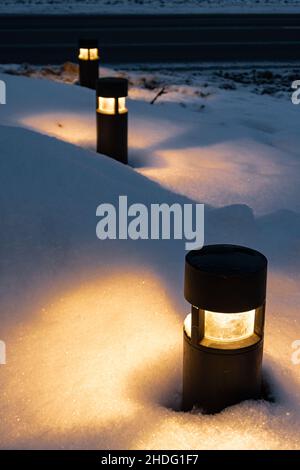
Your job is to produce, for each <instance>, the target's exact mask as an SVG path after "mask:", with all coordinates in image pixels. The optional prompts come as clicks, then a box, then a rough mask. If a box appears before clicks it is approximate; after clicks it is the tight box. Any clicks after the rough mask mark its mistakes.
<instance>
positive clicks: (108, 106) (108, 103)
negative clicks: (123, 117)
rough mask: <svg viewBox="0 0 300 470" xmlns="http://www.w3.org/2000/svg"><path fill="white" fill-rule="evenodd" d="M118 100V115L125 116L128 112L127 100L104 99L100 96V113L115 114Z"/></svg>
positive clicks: (123, 98) (122, 98)
mask: <svg viewBox="0 0 300 470" xmlns="http://www.w3.org/2000/svg"><path fill="white" fill-rule="evenodd" d="M116 99H117V100H118V113H119V114H123V113H126V112H127V109H126V98H125V97H121V98H103V97H102V96H99V104H98V111H100V112H101V113H103V114H115V113H116V101H115V100H116Z"/></svg>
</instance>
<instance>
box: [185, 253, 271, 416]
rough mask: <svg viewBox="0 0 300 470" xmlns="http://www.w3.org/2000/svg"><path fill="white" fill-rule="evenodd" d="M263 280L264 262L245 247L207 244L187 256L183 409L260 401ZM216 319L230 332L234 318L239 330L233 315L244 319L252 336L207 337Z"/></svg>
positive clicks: (209, 410)
mask: <svg viewBox="0 0 300 470" xmlns="http://www.w3.org/2000/svg"><path fill="white" fill-rule="evenodd" d="M266 278H267V260H266V258H265V257H264V256H263V255H262V254H260V253H258V252H257V251H255V250H251V249H249V248H244V247H239V246H234V245H211V246H206V247H203V248H202V249H201V250H195V251H191V252H189V253H188V254H187V256H186V265H185V298H186V300H187V301H188V302H189V303H190V304H191V305H192V309H191V317H190V323H188V325H189V329H187V328H186V327H185V328H184V353H183V403H182V408H183V410H184V411H188V410H191V409H192V408H193V407H196V408H199V409H200V410H201V411H203V412H204V413H217V412H219V411H221V410H222V409H224V408H225V407H227V406H230V405H234V404H236V403H239V402H241V401H243V400H246V399H258V398H260V397H261V382H262V378H261V368H262V356H263V336H264V314H265V299H266ZM216 312H217V313H216ZM219 312H222V313H219ZM215 315H217V318H219V319H220V318H224V319H225V322H226V321H227V319H229V320H230V321H231V322H233V323H230V321H229V323H228V324H227V323H225V324H227V326H228V325H229V327H231V328H234V327H233V326H232V325H234V324H235V323H234V322H235V319H237V323H236V325H238V326H239V327H240V324H239V321H240V320H239V317H237V316H236V315H246V316H247V318H248V317H249V318H252V319H253V332H252V333H251V334H249V335H248V336H245V337H241V338H240V339H236V340H233V341H231V340H230V339H229V340H228V339H227V340H225V339H224V337H223V340H222V339H214V338H212V337H211V336H210V337H206V332H207V330H208V328H209V321H210V322H211V321H212V320H211V319H212V318H213V319H214V318H215ZM220 315H222V317H220ZM223 315H224V316H225V317H223ZM226 315H227V317H226ZM228 315H229V316H228ZM234 315H235V316H234ZM206 320H207V325H206ZM216 325H217V324H215V326H216ZM222 325H223V328H224V323H222V321H221V326H220V327H219V328H220V331H221V330H222ZM249 325H251V323H249V320H248V327H249ZM215 331H217V330H215ZM228 331H229V330H227V332H228ZM225 334H226V330H225Z"/></svg>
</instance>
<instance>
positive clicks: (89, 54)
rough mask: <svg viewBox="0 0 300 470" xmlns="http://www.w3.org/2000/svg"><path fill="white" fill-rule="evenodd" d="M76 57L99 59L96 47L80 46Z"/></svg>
mask: <svg viewBox="0 0 300 470" xmlns="http://www.w3.org/2000/svg"><path fill="white" fill-rule="evenodd" d="M78 59H80V60H98V59H99V51H98V48H92V49H87V48H82V47H81V48H80V49H79V56H78Z"/></svg>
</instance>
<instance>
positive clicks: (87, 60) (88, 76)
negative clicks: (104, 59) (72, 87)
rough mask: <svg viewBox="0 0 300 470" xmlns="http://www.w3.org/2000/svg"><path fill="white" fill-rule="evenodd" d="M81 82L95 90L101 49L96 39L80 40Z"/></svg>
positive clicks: (82, 84)
mask: <svg viewBox="0 0 300 470" xmlns="http://www.w3.org/2000/svg"><path fill="white" fill-rule="evenodd" d="M78 61H79V83H80V85H81V86H85V87H87V88H92V89H94V90H95V88H96V82H97V80H98V78H99V50H98V41H97V40H95V39H81V40H80V41H79V54H78Z"/></svg>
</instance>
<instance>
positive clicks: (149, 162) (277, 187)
mask: <svg viewBox="0 0 300 470" xmlns="http://www.w3.org/2000/svg"><path fill="white" fill-rule="evenodd" d="M148 78H149V76H148ZM206 78H207V77H206ZM0 79H2V80H5V82H6V84H7V105H5V106H1V107H0V124H1V126H0V148H1V155H0V220H1V232H0V249H1V256H0V259H1V283H0V312H1V340H3V341H5V342H6V346H7V364H6V365H5V366H1V367H0V390H1V400H0V416H1V424H0V442H1V447H2V448H69V449H72V448H76V449H77V448H98V449H144V448H146V449H211V448H214V449H229V448H230V449H231V448H234V449H279V448H280V449H287V448H293V449H299V447H300V433H299V431H300V425H299V423H300V411H299V409H300V408H299V404H300V393H299V390H300V389H299V386H300V378H299V377H300V376H299V367H300V366H297V365H295V364H293V363H292V361H291V355H292V353H293V349H292V343H293V341H295V340H297V339H299V335H300V321H299V303H300V293H299V287H298V286H299V280H300V261H299V248H300V243H299V239H300V207H299V204H300V203H299V201H300V197H299V195H300V194H299V193H300V184H299V183H300V181H299V179H300V162H299V151H298V148H299V132H298V126H297V122H298V116H299V112H300V108H299V107H297V106H294V105H292V103H291V101H290V96H289V94H288V93H283V94H282V95H280V96H276V95H274V96H273V95H272V96H269V95H260V94H258V93H254V92H253V90H250V89H248V88H247V87H242V86H238V87H237V88H236V89H235V90H234V89H231V90H230V89H226V90H225V89H223V88H221V87H218V86H216V84H211V85H209V87H203V88H202V87H196V86H195V87H194V85H195V84H192V86H189V85H183V84H180V86H178V87H177V88H176V89H174V88H173V89H172V90H171V92H170V93H169V92H168V93H166V94H165V95H163V96H162V97H161V98H159V99H158V100H157V101H156V102H155V104H154V105H151V104H150V103H149V102H150V101H151V100H152V99H153V98H154V97H155V95H156V94H157V92H158V90H159V89H160V86H161V84H159V86H158V87H157V88H154V89H152V90H151V89H149V88H148V89H146V88H145V87H141V86H140V85H139V86H138V84H137V82H138V80H137V75H135V74H132V76H131V81H132V83H133V85H132V88H131V92H130V95H131V96H130V99H129V100H128V101H129V103H128V107H129V113H130V114H129V116H130V120H129V123H130V124H129V125H130V138H129V140H130V151H129V164H130V165H129V166H128V167H126V166H123V165H121V164H119V163H117V162H115V161H113V160H111V159H109V158H107V157H104V156H101V155H97V154H95V152H94V148H95V113H94V106H95V97H94V93H93V92H92V91H90V90H87V89H82V88H80V87H77V86H71V85H69V84H64V83H57V82H54V81H49V80H41V79H36V78H35V79H33V78H27V77H18V76H13V75H7V74H0ZM203 80H205V78H203ZM169 86H171V87H172V86H174V87H175V85H174V84H171V85H168V90H169ZM199 88H200V91H203V92H204V91H205V90H206V91H207V88H209V91H210V93H209V94H208V95H207V96H206V95H205V94H204V93H201V94H199V93H198V94H196V95H195V91H198V92H199ZM203 94H204V95H205V96H203ZM168 95H169V96H168ZM187 95H188V96H187ZM191 97H194V100H193V101H192V99H191ZM195 101H196V103H195ZM203 106H204V107H203ZM120 194H122V195H127V196H128V198H129V202H140V203H144V204H145V205H149V204H150V203H155V202H167V203H169V204H171V203H174V202H181V203H183V202H191V201H197V202H203V203H205V204H206V211H205V239H206V243H213V242H219V243H222V242H230V243H241V244H244V245H247V246H251V247H253V248H256V249H259V250H261V251H262V252H263V253H264V254H266V255H267V257H268V259H269V280H268V304H267V325H266V338H265V358H264V368H265V378H266V381H267V382H268V385H269V387H270V389H271V393H272V395H273V396H274V397H275V402H274V403H272V402H268V401H263V400H262V401H258V402H252V401H248V402H244V403H242V404H239V405H236V406H233V407H230V408H228V409H226V410H224V411H223V412H222V413H220V414H218V415H214V416H203V415H201V414H200V413H198V412H197V411H194V412H193V413H182V412H180V411H179V405H180V393H181V362H182V323H183V319H184V318H185V316H186V314H187V313H188V311H189V306H188V304H187V303H186V302H185V301H184V299H183V288H182V283H183V265H184V255H185V250H184V241H180V240H175V241H159V240H155V241H150V240H146V241H134V242H133V241H130V240H123V241H115V240H112V241H99V240H98V239H97V238H96V234H95V229H96V223H97V220H96V216H95V212H96V207H97V206H98V205H99V204H100V203H102V202H108V203H114V204H117V200H118V197H119V195H120Z"/></svg>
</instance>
